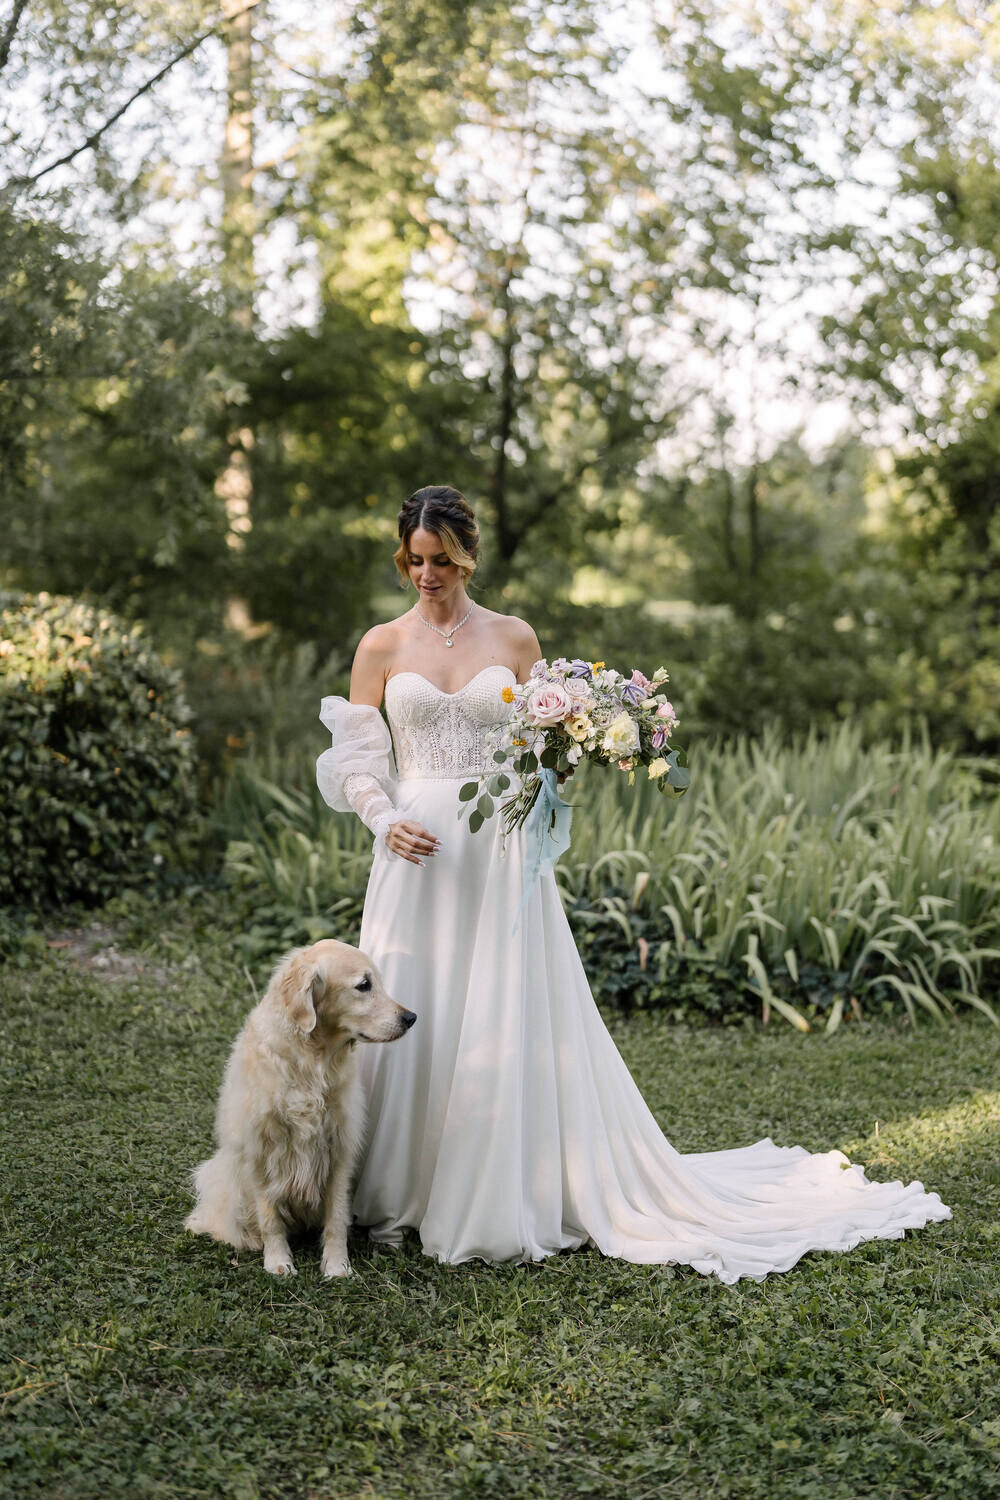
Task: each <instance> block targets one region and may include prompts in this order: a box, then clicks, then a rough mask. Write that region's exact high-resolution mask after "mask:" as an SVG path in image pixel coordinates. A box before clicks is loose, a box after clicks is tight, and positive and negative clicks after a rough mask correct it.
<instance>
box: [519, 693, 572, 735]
mask: <svg viewBox="0 0 1000 1500" xmlns="http://www.w3.org/2000/svg"><path fill="white" fill-rule="evenodd" d="M572 712H573V700H572V699H571V698H570V696H569V693H567V691H566V689H565V688H564V687H563V685H562V683H561V682H540V683H539V684H538V686H537V687H536V688H534V689H533V690H532V692H531V695H530V696H529V698H528V702H527V705H526V708H525V717H526V718H527V720H528V723H529V724H534V725H535V727H536V728H537V729H546V728H547V727H548V726H549V725H550V724H561V723H562V721H563V720H564V719H565V718H568V717H569V715H570V714H571V713H572Z"/></svg>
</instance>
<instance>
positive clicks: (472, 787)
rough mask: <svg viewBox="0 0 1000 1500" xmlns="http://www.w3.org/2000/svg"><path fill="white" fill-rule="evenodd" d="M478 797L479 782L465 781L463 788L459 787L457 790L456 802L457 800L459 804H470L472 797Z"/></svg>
mask: <svg viewBox="0 0 1000 1500" xmlns="http://www.w3.org/2000/svg"><path fill="white" fill-rule="evenodd" d="M478 795H479V782H478V781H467V782H466V783H465V784H464V786H460V787H459V789H458V800H459V802H471V801H472V799H473V797H477V796H478Z"/></svg>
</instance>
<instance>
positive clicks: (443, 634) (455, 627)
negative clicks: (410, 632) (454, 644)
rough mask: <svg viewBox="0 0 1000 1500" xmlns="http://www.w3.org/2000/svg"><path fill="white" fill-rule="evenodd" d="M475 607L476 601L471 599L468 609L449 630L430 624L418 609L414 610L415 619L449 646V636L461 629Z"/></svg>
mask: <svg viewBox="0 0 1000 1500" xmlns="http://www.w3.org/2000/svg"><path fill="white" fill-rule="evenodd" d="M475 607H476V601H475V600H473V601H472V603H471V604H470V605H469V607H468V609H467V610H466V612H465V614H464V615H463V616H462V618H461V619H460V620H459V622H458V624H457V625H453V626H452V627H451V629H450V630H440V629H439V628H438V627H437V625H432V624H431V622H430V620H425V619H424V617H423V615H422V614H421V613H420V611H419V609H418V610H417V611H416V615H417V619H418V620H419V621H420V623H421V625H426V626H427V629H428V630H433V631H434V634H435V635H439V636H440V637H441V639H442V640H443V641H444V643H445V645H446V646H450V645H451V638H452V636H453V635H454V634H455V632H456V631H458V630H461V628H462V626H463V625H464V624H465V622H466V620H467V619H468V618H469V616H470V615H471V614H472V611H473V610H474V609H475Z"/></svg>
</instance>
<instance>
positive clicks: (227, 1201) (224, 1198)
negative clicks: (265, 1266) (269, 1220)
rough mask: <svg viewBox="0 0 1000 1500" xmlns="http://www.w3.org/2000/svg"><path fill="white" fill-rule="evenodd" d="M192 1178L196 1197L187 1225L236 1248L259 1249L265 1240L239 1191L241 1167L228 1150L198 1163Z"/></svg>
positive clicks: (185, 1224) (195, 1232)
mask: <svg viewBox="0 0 1000 1500" xmlns="http://www.w3.org/2000/svg"><path fill="white" fill-rule="evenodd" d="M193 1181H194V1191H195V1198H196V1200H197V1201H196V1202H195V1205H194V1208H193V1209H192V1210H191V1212H190V1213H189V1214H188V1216H187V1218H186V1219H185V1220H184V1228H185V1229H190V1230H191V1232H192V1234H209V1235H211V1237H212V1239H213V1240H220V1241H221V1242H222V1243H223V1244H226V1245H233V1246H234V1247H235V1248H236V1249H237V1250H259V1249H260V1248H261V1245H262V1243H263V1242H262V1240H261V1237H260V1234H259V1232H258V1231H257V1229H256V1226H255V1225H254V1224H253V1223H251V1220H250V1214H249V1212H248V1206H247V1203H246V1201H245V1199H244V1197H243V1195H242V1193H241V1192H240V1186H239V1169H238V1167H237V1165H236V1163H235V1162H234V1161H233V1159H232V1157H231V1156H230V1155H229V1153H227V1152H223V1151H217V1152H216V1153H215V1155H214V1156H210V1157H209V1158H208V1160H207V1161H203V1162H202V1163H201V1165H200V1166H198V1167H195V1169H194V1174H193Z"/></svg>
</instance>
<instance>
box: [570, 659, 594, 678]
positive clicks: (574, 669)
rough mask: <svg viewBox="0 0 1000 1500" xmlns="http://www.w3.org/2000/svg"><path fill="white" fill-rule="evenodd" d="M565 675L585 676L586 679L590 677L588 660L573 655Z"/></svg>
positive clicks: (591, 674)
mask: <svg viewBox="0 0 1000 1500" xmlns="http://www.w3.org/2000/svg"><path fill="white" fill-rule="evenodd" d="M567 676H569V677H586V678H588V679H589V678H591V677H592V676H593V673H592V672H591V670H590V662H589V661H581V660H580V658H579V657H578V656H575V657H574V658H573V660H572V661H571V662H570V664H569V672H568V673H567Z"/></svg>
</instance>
